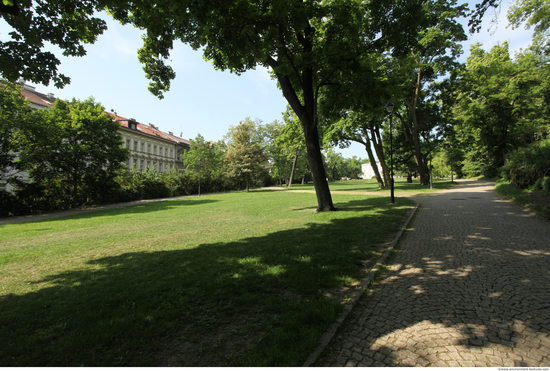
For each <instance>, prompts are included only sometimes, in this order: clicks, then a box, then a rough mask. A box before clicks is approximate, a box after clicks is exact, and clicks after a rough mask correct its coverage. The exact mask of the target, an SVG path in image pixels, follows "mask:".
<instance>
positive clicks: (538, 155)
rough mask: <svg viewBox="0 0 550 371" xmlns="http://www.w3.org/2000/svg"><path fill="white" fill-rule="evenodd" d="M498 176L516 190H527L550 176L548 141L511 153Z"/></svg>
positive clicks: (549, 147) (549, 148)
mask: <svg viewBox="0 0 550 371" xmlns="http://www.w3.org/2000/svg"><path fill="white" fill-rule="evenodd" d="M500 175H501V176H502V177H503V178H504V179H506V180H508V181H510V183H511V184H512V185H513V186H514V187H517V188H520V189H526V188H529V187H531V186H533V185H535V183H537V181H540V182H543V181H544V177H545V176H548V175H550V139H547V140H545V141H541V142H536V143H533V144H531V145H530V146H527V147H524V148H521V149H519V150H517V151H515V152H512V153H511V154H510V155H509V157H508V161H507V163H506V165H504V166H503V167H502V168H501V169H500Z"/></svg>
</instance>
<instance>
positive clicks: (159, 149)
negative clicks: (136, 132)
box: [126, 139, 174, 158]
mask: <svg viewBox="0 0 550 371" xmlns="http://www.w3.org/2000/svg"><path fill="white" fill-rule="evenodd" d="M130 142H131V140H130V139H126V148H128V149H131V148H130ZM138 142H139V141H138V140H135V139H134V151H136V152H137V151H138ZM151 147H152V148H153V154H154V155H156V154H158V155H159V156H162V155H163V152H164V157H168V148H166V147H161V146H158V147H157V146H156V145H153V146H151V144H150V143H147V153H149V154H150V153H151ZM140 149H141V152H143V153H145V143H144V142H141V147H140ZM170 158H174V149H172V148H171V149H170Z"/></svg>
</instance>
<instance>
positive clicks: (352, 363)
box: [345, 359, 357, 367]
mask: <svg viewBox="0 0 550 371" xmlns="http://www.w3.org/2000/svg"><path fill="white" fill-rule="evenodd" d="M355 366H357V362H356V361H354V360H352V359H350V360H349V361H347V362H346V366H345V367H355Z"/></svg>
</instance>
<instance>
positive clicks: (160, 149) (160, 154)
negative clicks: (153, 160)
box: [159, 147, 162, 156]
mask: <svg viewBox="0 0 550 371" xmlns="http://www.w3.org/2000/svg"><path fill="white" fill-rule="evenodd" d="M159 156H162V147H159Z"/></svg>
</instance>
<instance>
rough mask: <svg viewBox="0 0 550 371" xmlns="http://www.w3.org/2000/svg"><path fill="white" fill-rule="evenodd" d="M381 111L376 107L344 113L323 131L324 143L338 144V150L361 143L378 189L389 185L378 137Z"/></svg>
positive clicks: (387, 171) (380, 142)
mask: <svg viewBox="0 0 550 371" xmlns="http://www.w3.org/2000/svg"><path fill="white" fill-rule="evenodd" d="M381 109H382V108H381V107H377V108H372V109H371V110H369V111H366V110H363V111H358V112H357V111H350V112H347V113H345V114H344V117H341V118H340V119H339V120H338V121H336V122H334V123H333V124H332V125H330V127H328V128H327V129H326V130H325V131H324V141H325V143H327V144H338V145H339V146H340V148H347V147H349V145H350V142H356V143H361V144H362V145H363V146H365V150H366V151H367V154H368V158H369V162H370V164H371V166H372V168H373V170H374V175H375V177H376V180H377V181H378V187H379V188H380V189H383V188H386V187H387V184H389V178H390V175H389V170H388V166H387V164H386V159H385V155H384V151H383V148H382V137H381V135H380V124H381V118H380V116H381V114H382V112H381ZM372 148H374V149H375V152H376V158H378V160H379V161H380V165H381V167H382V173H383V176H384V179H382V176H380V171H379V169H378V165H377V164H376V158H375V156H374V153H373V151H372Z"/></svg>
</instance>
